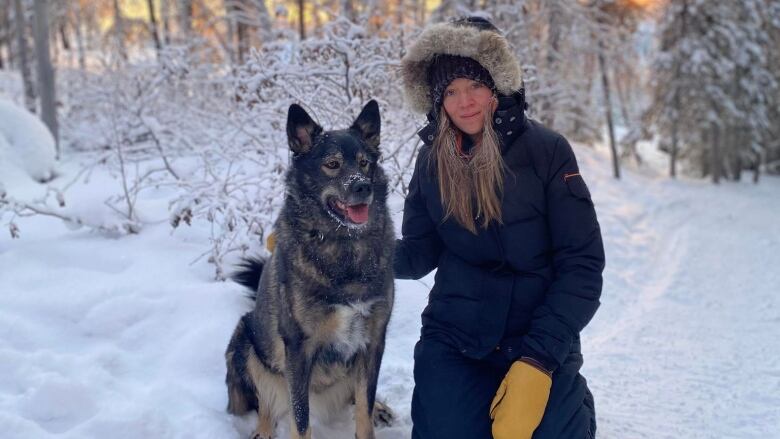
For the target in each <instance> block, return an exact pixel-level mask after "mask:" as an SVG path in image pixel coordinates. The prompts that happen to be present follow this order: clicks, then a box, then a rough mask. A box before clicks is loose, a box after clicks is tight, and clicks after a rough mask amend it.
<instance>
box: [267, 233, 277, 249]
mask: <svg viewBox="0 0 780 439" xmlns="http://www.w3.org/2000/svg"><path fill="white" fill-rule="evenodd" d="M275 247H276V233H274V232H271V233H269V234H268V239H266V240H265V248H266V249H268V251H269V252H271V253H273V252H274V248H275Z"/></svg>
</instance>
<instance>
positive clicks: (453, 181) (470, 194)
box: [430, 106, 506, 235]
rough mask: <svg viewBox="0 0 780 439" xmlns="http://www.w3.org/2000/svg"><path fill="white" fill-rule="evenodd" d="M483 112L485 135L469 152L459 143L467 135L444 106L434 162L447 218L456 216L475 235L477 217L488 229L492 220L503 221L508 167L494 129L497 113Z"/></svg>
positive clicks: (440, 118)
mask: <svg viewBox="0 0 780 439" xmlns="http://www.w3.org/2000/svg"><path fill="white" fill-rule="evenodd" d="M483 114H484V119H485V120H484V128H483V130H482V138H481V139H479V140H478V141H476V142H475V144H474V146H473V147H472V148H471V151H469V154H468V155H465V154H463V152H462V151H461V148H460V146H459V144H460V143H461V142H462V138H463V136H464V135H465V134H464V133H462V132H461V131H460V130H459V129H458V128H457V127H455V126H454V125H453V124H452V122H451V121H450V118H449V116H447V113H446V111H445V110H444V107H443V106H442V108H441V112H440V114H439V126H438V132H437V134H436V138H435V139H434V140H433V149H432V151H431V158H432V160H431V162H430V164H431V166H434V167H435V170H436V173H437V178H438V181H439V194H440V196H441V201H442V205H443V207H444V220H446V219H447V218H449V217H453V218H455V221H457V222H458V223H459V224H460V225H461V226H463V227H465V228H466V229H467V230H468V231H470V232H471V233H473V234H475V235H476V234H477V225H476V221H477V220H480V219H481V221H480V226H481V227H482V228H487V226H488V225H489V224H490V222H491V221H496V222H498V223H502V220H501V199H502V195H503V191H504V169H505V167H506V165H505V163H504V159H503V158H502V157H501V145H500V143H499V140H498V136H497V135H496V132H495V131H494V130H493V112H492V111H484V112H483ZM459 137H460V139H459Z"/></svg>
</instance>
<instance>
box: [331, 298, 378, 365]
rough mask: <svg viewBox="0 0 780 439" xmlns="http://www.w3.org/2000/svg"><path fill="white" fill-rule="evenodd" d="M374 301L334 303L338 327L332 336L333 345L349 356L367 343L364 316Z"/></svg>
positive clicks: (365, 316)
mask: <svg viewBox="0 0 780 439" xmlns="http://www.w3.org/2000/svg"><path fill="white" fill-rule="evenodd" d="M374 302H375V301H370V302H355V303H351V304H349V305H336V313H337V318H338V320H339V327H338V329H337V330H336V331H335V334H334V337H333V347H334V348H335V349H336V350H337V351H339V352H340V353H341V354H342V355H344V357H345V358H349V357H351V356H352V355H354V354H355V353H356V352H358V351H359V350H361V349H365V347H366V345H368V337H369V335H368V331H367V328H366V318H367V317H368V316H369V315H371V307H372V306H373V304H374Z"/></svg>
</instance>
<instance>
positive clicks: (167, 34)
mask: <svg viewBox="0 0 780 439" xmlns="http://www.w3.org/2000/svg"><path fill="white" fill-rule="evenodd" d="M160 8H161V11H160V14H161V15H162V28H163V41H164V42H165V45H166V46H167V45H169V44H171V0H165V1H163V2H162V3H160Z"/></svg>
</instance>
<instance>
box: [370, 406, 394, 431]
mask: <svg viewBox="0 0 780 439" xmlns="http://www.w3.org/2000/svg"><path fill="white" fill-rule="evenodd" d="M394 420H395V414H393V411H392V410H390V407H388V406H387V405H385V404H384V403H382V402H379V401H376V402H375V403H374V426H375V427H390V426H392V425H393V421H394Z"/></svg>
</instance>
